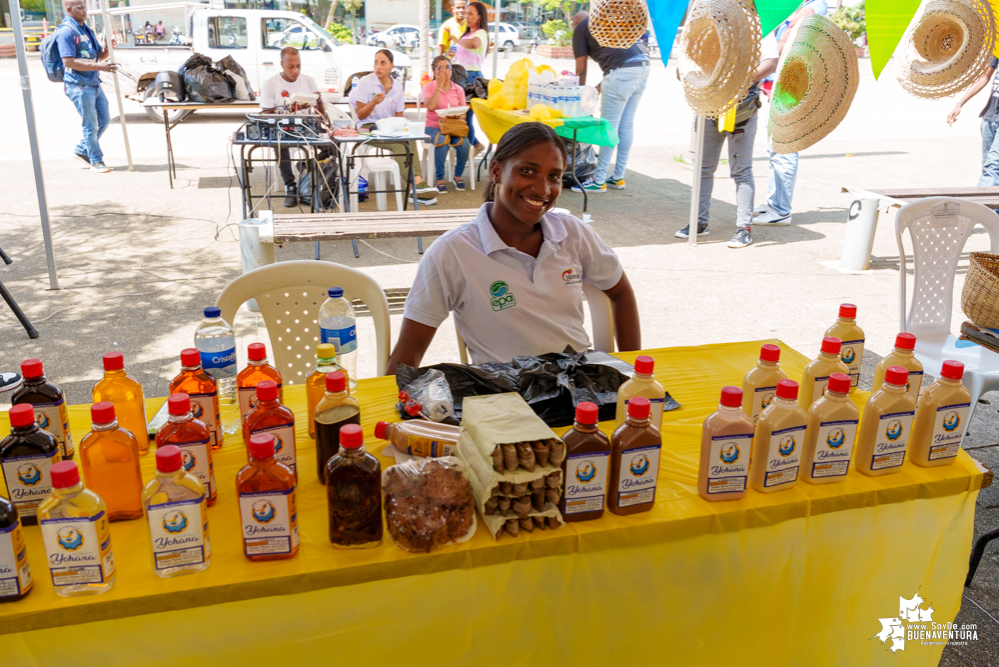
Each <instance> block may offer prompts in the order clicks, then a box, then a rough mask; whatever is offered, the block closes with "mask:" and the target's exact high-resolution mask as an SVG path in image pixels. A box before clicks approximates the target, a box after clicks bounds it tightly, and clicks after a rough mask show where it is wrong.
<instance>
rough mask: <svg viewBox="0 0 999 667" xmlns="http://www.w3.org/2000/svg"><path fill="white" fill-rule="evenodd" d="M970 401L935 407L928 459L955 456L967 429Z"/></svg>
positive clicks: (933, 459)
mask: <svg viewBox="0 0 999 667" xmlns="http://www.w3.org/2000/svg"><path fill="white" fill-rule="evenodd" d="M970 409H971V403H958V404H955V405H945V406H943V407H941V408H937V414H936V416H935V417H934V419H933V440H931V441H930V461H936V460H937V459H949V458H952V457H954V456H957V450H958V449H960V448H961V440H963V439H964V433H965V431H967V430H968V411H969V410H970Z"/></svg>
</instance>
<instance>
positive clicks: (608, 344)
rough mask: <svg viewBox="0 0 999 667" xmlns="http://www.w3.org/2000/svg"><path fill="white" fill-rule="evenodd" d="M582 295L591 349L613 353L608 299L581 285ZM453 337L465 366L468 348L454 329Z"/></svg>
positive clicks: (611, 318)
mask: <svg viewBox="0 0 999 667" xmlns="http://www.w3.org/2000/svg"><path fill="white" fill-rule="evenodd" d="M583 294H585V295H586V303H587V305H588V306H589V307H590V322H591V324H592V326H593V336H592V339H591V341H590V342H592V343H593V349H594V350H599V351H601V352H614V350H615V349H616V348H615V347H614V311H613V310H612V309H611V302H610V299H609V298H607V295H606V294H604V293H603V292H602V291H600V290H599V289H597V288H596V287H594V286H593V285H590V284H589V283H583ZM454 333H455V336H457V337H458V355H459V356H460V357H461V363H463V364H467V363H469V361H468V346H466V345H465V341H464V340H462V338H461V333H459V332H458V330H457V329H455V332H454Z"/></svg>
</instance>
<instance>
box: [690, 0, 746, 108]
mask: <svg viewBox="0 0 999 667" xmlns="http://www.w3.org/2000/svg"><path fill="white" fill-rule="evenodd" d="M759 65H760V19H759V17H758V16H757V15H756V7H755V6H754V5H753V2H752V0H697V2H695V3H694V6H693V7H692V8H691V10H690V13H689V14H688V16H687V23H686V26H685V27H684V29H683V35H682V37H681V38H680V65H679V67H680V79H681V80H682V82H683V96H684V97H685V98H686V100H687V104H689V105H690V106H691V108H692V109H693V110H694V111H695V112H697V113H699V114H701V115H704V116H707V117H708V118H716V117H718V116H720V115H722V114H724V113H725V112H726V111H728V110H729V109H731V108H732V107H734V106H735V105H737V104H738V103H739V100H741V99H742V98H743V97H745V95H746V91H747V90H748V89H749V87H750V86H751V85H752V83H753V78H754V77H755V76H756V69H757V68H758V67H759Z"/></svg>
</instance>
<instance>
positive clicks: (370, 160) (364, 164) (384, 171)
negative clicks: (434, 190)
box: [347, 104, 402, 211]
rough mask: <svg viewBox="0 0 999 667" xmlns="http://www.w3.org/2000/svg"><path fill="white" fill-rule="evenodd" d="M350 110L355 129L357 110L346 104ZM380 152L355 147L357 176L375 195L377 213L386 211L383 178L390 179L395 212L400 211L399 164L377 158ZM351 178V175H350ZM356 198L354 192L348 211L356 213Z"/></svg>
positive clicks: (352, 184)
mask: <svg viewBox="0 0 999 667" xmlns="http://www.w3.org/2000/svg"><path fill="white" fill-rule="evenodd" d="M347 106H348V108H349V109H350V118H351V120H352V121H353V122H354V127H357V110H356V109H354V105H352V104H348V105H347ZM379 153H381V150H380V149H379V148H378V147H377V146H368V145H365V144H360V145H359V146H357V149H356V154H357V155H358V156H360V157H361V158H362V159H361V167H360V169H358V170H357V172H356V173H357V176H360V177H362V178H364V180H366V181H367V182H368V183H369V185H372V186H373V187H370V188H369V190H370V191H374V193H375V204H376V206H377V207H378V210H379V211H385V210H387V209H388V198H387V197H386V196H385V192H384V190H385V189H386V185H385V178H386V176H388V177H391V179H392V188H393V189H395V190H396V192H395V193H394V194H395V208H396V210H397V211H401V210H402V192H400V191H399V190H401V189H402V173H401V171H400V169H399V163H398V162H396V161H395V160H393V159H392V158H390V157H379ZM352 176H353V175H352ZM348 189H350V190H356V189H357V178H356V177H355V178H352V179H351V182H350V186H349V188H348ZM357 198H358V195H357V193H356V192H354V193H352V194H351V195H350V210H351V211H357V210H359V209H358V207H357Z"/></svg>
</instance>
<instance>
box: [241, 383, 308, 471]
mask: <svg viewBox="0 0 999 667" xmlns="http://www.w3.org/2000/svg"><path fill="white" fill-rule="evenodd" d="M258 433H267V434H270V435H271V436H273V437H274V449H275V452H276V456H277V460H278V461H280V462H281V463H283V464H284V465H286V466H288V467H289V468H291V471H292V472H293V473H294V474H295V479H296V480H297V479H298V457H297V454H296V448H295V413H293V412H292V411H291V410H290V409H288V408H287V407H285V406H283V405H281V401H280V400H278V387H277V384H276V383H275V382H274V381H273V380H264V381H263V382H261V383H260V384H258V385H257V404H256V405H254V406H253V407H252V408H250V411H249V412H248V413H247V415H246V417H245V418H244V419H243V438H244V439H245V441H246V442H247V443H249V442H250V440H251V439H252V438H253V436H254V435H257V434H258Z"/></svg>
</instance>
